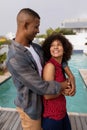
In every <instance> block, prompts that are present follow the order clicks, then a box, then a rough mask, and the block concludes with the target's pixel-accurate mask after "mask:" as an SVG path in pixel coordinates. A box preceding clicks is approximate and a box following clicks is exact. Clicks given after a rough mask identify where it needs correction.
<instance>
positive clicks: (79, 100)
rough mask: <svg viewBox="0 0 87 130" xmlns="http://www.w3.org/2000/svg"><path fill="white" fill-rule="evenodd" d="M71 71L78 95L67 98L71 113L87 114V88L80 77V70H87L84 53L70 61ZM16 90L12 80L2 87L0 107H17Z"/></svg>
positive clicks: (0, 88)
mask: <svg viewBox="0 0 87 130" xmlns="http://www.w3.org/2000/svg"><path fill="white" fill-rule="evenodd" d="M69 66H70V69H71V70H72V72H73V74H74V76H75V78H76V91H77V92H76V95H75V96H73V97H68V96H67V97H66V99H67V110H68V111H69V112H79V113H87V88H86V86H85V84H84V82H83V80H82V78H81V76H80V73H79V71H78V69H87V56H86V55H84V54H83V53H80V54H78V53H77V54H73V55H72V57H71V60H70V61H69ZM15 97H16V90H15V87H14V85H13V82H12V79H11V78H10V79H9V80H7V81H6V82H4V83H3V84H1V85H0V106H2V107H13V108H14V107H15V105H14V98H15Z"/></svg>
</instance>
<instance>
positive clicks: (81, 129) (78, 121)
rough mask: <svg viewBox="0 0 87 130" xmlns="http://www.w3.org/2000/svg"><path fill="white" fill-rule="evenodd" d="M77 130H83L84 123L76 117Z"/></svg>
mask: <svg viewBox="0 0 87 130" xmlns="http://www.w3.org/2000/svg"><path fill="white" fill-rule="evenodd" d="M75 120H76V128H77V130H83V127H82V123H81V120H80V117H79V116H75Z"/></svg>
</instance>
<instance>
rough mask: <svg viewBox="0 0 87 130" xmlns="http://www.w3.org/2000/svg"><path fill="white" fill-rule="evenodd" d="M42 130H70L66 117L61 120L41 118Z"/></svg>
mask: <svg viewBox="0 0 87 130" xmlns="http://www.w3.org/2000/svg"><path fill="white" fill-rule="evenodd" d="M42 128H43V130H71V124H70V120H69V117H68V115H67V114H66V116H65V117H64V118H63V119H61V120H54V119H50V118H43V120H42Z"/></svg>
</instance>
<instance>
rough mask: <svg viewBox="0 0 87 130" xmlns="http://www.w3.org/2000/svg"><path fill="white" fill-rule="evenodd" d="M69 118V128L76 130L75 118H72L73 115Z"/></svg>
mask: <svg viewBox="0 0 87 130" xmlns="http://www.w3.org/2000/svg"><path fill="white" fill-rule="evenodd" d="M69 118H70V122H71V128H72V130H77V128H76V121H75V117H74V115H73V116H72V115H70V116H69Z"/></svg>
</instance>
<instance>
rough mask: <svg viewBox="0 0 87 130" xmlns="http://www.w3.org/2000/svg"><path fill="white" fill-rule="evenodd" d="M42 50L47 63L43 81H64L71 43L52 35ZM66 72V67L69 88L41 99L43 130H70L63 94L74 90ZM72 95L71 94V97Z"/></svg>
mask: <svg viewBox="0 0 87 130" xmlns="http://www.w3.org/2000/svg"><path fill="white" fill-rule="evenodd" d="M42 48H43V50H44V55H45V58H46V61H47V63H46V65H45V67H44V69H43V79H44V80H46V81H51V80H56V81H58V82H63V81H64V80H65V79H66V75H65V72H64V69H63V68H64V63H67V61H68V60H69V59H70V57H71V54H72V50H73V47H72V45H71V43H70V42H69V41H68V40H67V39H66V38H65V37H64V36H63V35H61V34H58V33H54V34H52V35H50V36H48V37H47V38H46V40H45V41H44V43H43V45H42ZM68 70H69V67H67V66H66V67H65V71H66V73H67V75H68V76H69V78H70V82H71V86H70V88H67V89H66V90H65V91H62V92H61V94H59V95H45V96H44V97H43V106H44V109H43V120H42V127H43V130H71V125H70V121H69V117H68V114H67V110H66V99H65V96H64V94H65V93H66V92H68V93H69V92H70V91H72V88H75V79H74V76H73V74H72V72H71V71H68ZM74 94H75V93H72V94H71V96H72V95H74Z"/></svg>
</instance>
